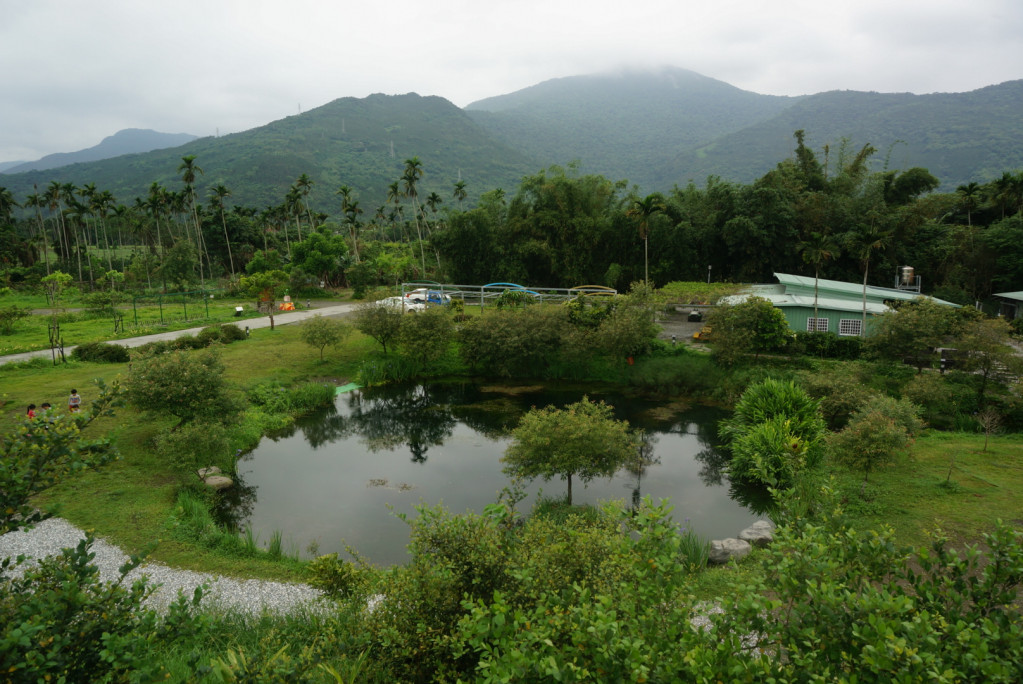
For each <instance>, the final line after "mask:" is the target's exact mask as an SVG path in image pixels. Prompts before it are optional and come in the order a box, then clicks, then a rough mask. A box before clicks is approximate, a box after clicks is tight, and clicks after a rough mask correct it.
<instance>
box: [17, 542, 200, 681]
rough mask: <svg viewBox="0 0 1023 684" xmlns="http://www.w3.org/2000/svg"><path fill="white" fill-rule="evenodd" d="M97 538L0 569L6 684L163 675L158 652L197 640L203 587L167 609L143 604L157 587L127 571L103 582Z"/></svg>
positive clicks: (129, 566)
mask: <svg viewBox="0 0 1023 684" xmlns="http://www.w3.org/2000/svg"><path fill="white" fill-rule="evenodd" d="M93 541H94V538H93V536H92V535H89V536H87V537H86V538H85V539H83V540H82V541H81V542H79V544H78V546H77V548H75V549H64V550H63V551H62V552H61V554H60V555H59V556H54V557H51V558H45V559H43V560H41V561H40V562H39V565H38V567H34V568H28V569H26V570H25V572H24V574H23V575H21V576H18V577H13V576H12V577H7V576H6V575H5V572H4V571H7V570H8V569H10V566H9V565H8V562H7V561H5V562H4V563H3V568H2V570H0V672H2V673H3V674H2V678H3V679H4V681H9V682H43V681H47V682H49V681H54V682H97V681H139V682H141V681H162V680H164V679H165V678H166V677H169V676H170V675H169V673H168V672H167V671H166V669H165V668H164V667H163V665H162V664H161V663H160V660H159V656H158V655H157V652H158V651H160V650H163V649H166V648H168V647H171V646H174V645H175V642H178V641H185V642H188V643H190V644H196V643H197V642H198V638H197V635H198V634H199V633H201V632H202V631H203V630H204V629H205V627H206V626H207V624H208V619H207V618H205V617H203V616H197V615H196V614H195V610H194V609H195V608H196V607H197V606H198V604H199V600H200V598H201V596H202V591H201V590H200V589H197V590H196V592H195V594H194V596H193V598H192V600H191V601H189V600H187V599H186V598H184V597H179V598H178V600H177V601H175V602H173V603H172V604H171V605H170V606H169V607H168V608H167V610H166V611H164V612H163V613H160V612H157V611H156V610H155V609H151V608H145V607H143V602H144V601H145V600H146V599H147V598H148V597H149V596H150V595H151V594H152V593H153V591H154V590H155V587H154V586H153V585H151V584H149V583H147V582H146V580H144V579H140V580H138V581H136V582H134V583H131V584H130V585H129V583H128V581H127V579H126V578H127V575H128V573H129V572H131V571H132V570H134V569H135V568H137V567H138V566H139V565H140V564H141V563H142V560H143V559H142V557H139V556H133V557H132V558H131V560H130V561H128V562H127V563H125V564H124V565H123V566H122V567H121V568H120V573H121V574H120V577H119V578H118V579H117V580H116V581H114V582H102V581H100V579H99V569H98V568H97V567H96V566H95V565H93V564H92V559H93V557H94V554H93V553H92V552H91V547H92V544H93Z"/></svg>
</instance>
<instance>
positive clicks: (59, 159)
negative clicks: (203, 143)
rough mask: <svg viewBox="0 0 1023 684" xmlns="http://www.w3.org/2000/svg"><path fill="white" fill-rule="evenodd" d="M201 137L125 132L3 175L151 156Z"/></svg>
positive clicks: (5, 168) (13, 166) (7, 168)
mask: <svg viewBox="0 0 1023 684" xmlns="http://www.w3.org/2000/svg"><path fill="white" fill-rule="evenodd" d="M197 137H198V136H195V135H189V134H188V133H160V132H159V131H151V130H148V129H141V128H126V129H124V130H123V131H118V132H117V133H114V134H113V135H111V136H109V137H106V138H103V140H102V141H100V143H99V144H98V145H93V146H92V147H89V148H86V149H84V150H79V151H77V152H57V153H56V154H48V155H46V156H45V157H43V158H42V159H38V160H36V161H31V162H12V163H10V164H9V165H0V173H24V172H26V171H41V170H44V169H56V168H58V167H61V166H68V165H69V164H77V163H78V162H92V161H99V160H100V159H110V158H111V157H119V156H121V155H122V154H132V153H136V152H149V151H151V150H162V149H164V148H167V147H177V146H178V145H184V144H185V143H187V142H191V141H192V140H195V139H196V138H197Z"/></svg>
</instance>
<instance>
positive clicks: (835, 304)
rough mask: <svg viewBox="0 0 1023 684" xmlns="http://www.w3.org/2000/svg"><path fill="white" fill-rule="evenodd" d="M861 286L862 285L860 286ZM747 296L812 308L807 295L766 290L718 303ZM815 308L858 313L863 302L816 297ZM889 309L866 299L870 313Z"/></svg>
mask: <svg viewBox="0 0 1023 684" xmlns="http://www.w3.org/2000/svg"><path fill="white" fill-rule="evenodd" d="M861 287H862V286H861ZM749 297H760V298H762V299H766V300H767V301H769V302H771V304H773V305H774V306H776V307H778V308H787V307H799V308H803V309H810V310H812V309H813V297H812V296H811V297H807V296H805V295H794V294H788V293H784V294H775V293H767V292H751V293H749V294H737V295H731V296H728V297H722V298H721V299H720V303H722V304H740V303H742V302H744V301H746V299H748V298H749ZM817 309H818V311H841V312H852V313H860V312H862V311H863V303H862V302H861V301H853V300H851V299H833V298H830V297H820V296H818V297H817ZM886 311H891V309H890V308H889V307H888V306H887V305H886V304H884V303H883V302H877V301H871V300H870V299H868V300H867V313H868V314H872V315H877V314H883V313H884V312H886Z"/></svg>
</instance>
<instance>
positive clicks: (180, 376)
mask: <svg viewBox="0 0 1023 684" xmlns="http://www.w3.org/2000/svg"><path fill="white" fill-rule="evenodd" d="M223 372H224V366H223V364H222V363H221V361H220V356H219V355H218V354H217V353H216V352H215V351H213V350H204V351H200V352H195V353H189V352H180V351H178V352H172V353H169V354H157V355H152V356H141V357H138V358H136V359H135V361H134V363H133V364H132V367H131V370H130V371H129V373H128V380H127V381H126V382H125V390H126V391H127V397H128V401H129V402H130V403H132V404H134V405H135V406H136V407H137V408H138V409H140V410H142V411H149V412H153V413H160V414H170V415H172V416H177V417H178V418H179V419H181V422H183V423H185V422H189V421H192V420H196V419H203V420H205V421H207V422H222V423H229V422H232V421H233V420H234V419H235V417H236V416H237V414H238V413H239V412H240V410H241V406H240V404H239V402H238V401H237V400H236V398H235V396H234V395H233V394H232V393H231V392H229V391H228V388H227V385H226V383H225V381H224V376H223Z"/></svg>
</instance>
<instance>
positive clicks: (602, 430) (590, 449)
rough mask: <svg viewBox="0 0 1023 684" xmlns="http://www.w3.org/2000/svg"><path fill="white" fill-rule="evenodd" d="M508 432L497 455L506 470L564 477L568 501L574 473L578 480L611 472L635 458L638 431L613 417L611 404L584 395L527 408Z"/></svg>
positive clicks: (512, 473)
mask: <svg viewBox="0 0 1023 684" xmlns="http://www.w3.org/2000/svg"><path fill="white" fill-rule="evenodd" d="M512 436H513V437H514V441H513V442H512V444H511V446H509V447H508V449H507V450H506V451H505V452H504V457H503V458H502V459H501V460H502V462H504V463H505V468H504V470H505V472H506V473H508V474H510V475H513V476H521V477H525V478H529V479H532V478H536V477H542V478H543V479H544V480H550V479H551V478H552V477H555V476H561V477H563V478H565V480H567V482H568V504H569V505H570V506H571V505H572V476H573V475H576V476H578V477H579V479H581V480H582V481H583V482H589V481H590V480H592V479H593V478H595V477H611V476H612V475H614V474H615V473H616V472H617V471H618V470H620V469H621V468H623V467H625V466H626V465H628V464H630V463H632V462H633V461H636V460H637V459H638V458H639V442H640V440H639V435H638V434H637V433H635V432H633V431H631V430H629V424H628V423H627V422H625V421H623V420H615V418H614V417H613V416H612V413H611V407H610V406H608V405H607V404H605V403H604V402H598V403H593V402H591V401H590V400H589V399H588V398H587V397H583V399H582V401H580V402H577V403H575V404H571V405H569V406H567V407H565V408H564V409H556V408H554V407H552V406H548V407H546V408H542V409H535V408H534V409H532V410H531V411H529V413H527V414H526V415H524V416H523V417H522V420H521V421H520V422H519V426H518V427H517V428H515V430H514V431H513V432H512Z"/></svg>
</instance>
